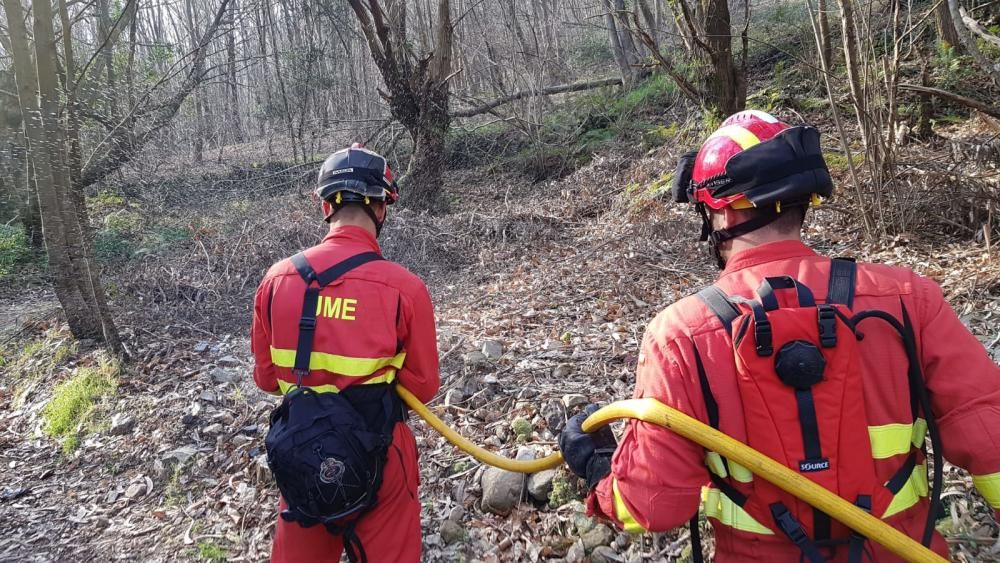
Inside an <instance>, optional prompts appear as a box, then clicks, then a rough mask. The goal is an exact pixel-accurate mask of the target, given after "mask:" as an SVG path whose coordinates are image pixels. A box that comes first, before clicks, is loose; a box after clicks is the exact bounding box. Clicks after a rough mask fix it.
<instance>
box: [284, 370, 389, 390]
mask: <svg viewBox="0 0 1000 563" xmlns="http://www.w3.org/2000/svg"><path fill="white" fill-rule="evenodd" d="M395 379H396V370H394V369H390V370H386V372H385V373H383V374H382V375H379V376H377V377H373V378H371V379H369V380H367V381H363V382H361V383H356V384H355V385H374V384H376V383H392V382H393V381H395ZM295 387H297V386H296V385H295V384H294V383H292V382H290V381H284V380H282V379H279V380H278V390H279V391H280V392H281V394H282V395H287V394H288V393H289V392H290V391H291V390H292V389H295ZM308 387H309V388H310V389H312V390H313V391H315V392H317V393H340V388H339V387H337V386H336V385H330V384H326V385H309V386H308Z"/></svg>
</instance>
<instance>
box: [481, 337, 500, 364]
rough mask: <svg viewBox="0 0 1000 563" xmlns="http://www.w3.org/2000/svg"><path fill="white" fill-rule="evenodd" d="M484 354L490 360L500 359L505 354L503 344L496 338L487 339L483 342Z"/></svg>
mask: <svg viewBox="0 0 1000 563" xmlns="http://www.w3.org/2000/svg"><path fill="white" fill-rule="evenodd" d="M483 355H484V356H486V359H488V360H497V359H500V356H503V345H502V344H500V343H499V342H497V341H496V340H487V341H486V342H483Z"/></svg>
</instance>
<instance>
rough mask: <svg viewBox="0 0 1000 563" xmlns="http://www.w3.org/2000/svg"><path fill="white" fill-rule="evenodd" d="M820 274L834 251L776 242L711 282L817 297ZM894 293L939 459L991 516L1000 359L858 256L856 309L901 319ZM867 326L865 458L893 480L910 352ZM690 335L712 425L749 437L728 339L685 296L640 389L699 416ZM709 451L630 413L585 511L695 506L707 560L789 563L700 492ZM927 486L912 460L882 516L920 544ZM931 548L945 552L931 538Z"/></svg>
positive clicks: (997, 487)
mask: <svg viewBox="0 0 1000 563" xmlns="http://www.w3.org/2000/svg"><path fill="white" fill-rule="evenodd" d="M829 270H830V260H829V259H828V258H825V257H822V256H819V255H817V254H816V253H815V252H813V251H812V250H811V249H810V248H809V247H807V246H806V245H805V244H803V243H801V242H798V241H781V242H774V243H770V244H765V245H762V246H759V247H755V248H752V249H749V250H746V251H743V252H740V253H738V254H736V255H735V256H733V257H732V258H730V260H729V261H728V264H727V265H726V269H725V271H724V272H723V273H722V275H721V277H720V278H719V280H718V281H717V285H718V287H720V288H721V289H722V290H723V291H725V292H726V293H727V294H729V295H740V296H743V297H746V298H752V297H755V295H754V293H753V292H754V289H755V288H756V287H757V286H758V285H759V283H760V280H762V279H763V278H764V277H767V276H781V275H788V276H791V277H793V278H795V279H796V280H799V281H801V282H802V283H804V284H805V285H806V286H808V287H809V288H810V289H812V290H813V293H814V294H815V296H816V299H817V301H821V300H825V297H826V289H827V283H828V275H829ZM900 299H902V302H903V303H905V306H906V308H907V311H908V312H909V314H910V318H911V319H912V322H913V324H914V330H915V332H916V338H917V346H918V353H919V355H920V359H921V363H922V367H923V370H924V377H925V379H926V382H927V387H928V391H929V393H930V397H931V402H932V407H933V410H934V414H935V415H936V417H937V421H938V425H939V427H940V432H941V438H942V442H943V444H942V445H943V453H944V456H945V458H947V459H948V460H949V461H951V462H952V463H954V464H955V465H958V466H960V467H963V468H965V469H967V470H968V471H969V472H970V473H972V475H973V480H974V482H975V484H976V486H977V488H978V489H979V492H980V493H982V495H983V496H984V497H985V498H986V500H987V501H988V502H989V503H990V505H991V506H992V507H993V509H994V511H995V515H996V516H997V517H998V519H1000V510H998V509H1000V368H998V367H997V366H996V365H995V364H994V363H993V362H992V361H991V360H990V358H989V356H988V355H987V354H986V352H985V350H984V348H983V345H982V344H981V343H980V342H979V341H977V340H976V338H975V337H974V336H973V335H972V334H970V333H969V331H968V330H967V329H966V328H965V326H963V325H962V323H961V321H960V320H959V319H958V317H957V316H956V315H955V312H954V311H953V310H952V309H951V308H950V307H949V306H948V304H947V303H946V302H945V300H944V298H943V296H942V293H941V289H940V288H939V287H938V286H937V284H935V283H934V282H932V281H930V280H928V279H926V278H922V277H920V276H917V275H916V274H914V273H913V272H911V271H910V270H907V269H904V268H896V267H890V266H882V265H874V264H858V274H857V286H856V297H855V301H854V307H853V310H854V311H855V312H857V311H861V310H865V309H879V310H883V311H887V312H889V313H891V314H893V315H894V316H896V317H897V318H901V314H902V313H901V308H900ZM862 330H863V332H864V334H865V338H864V340H863V341H861V342H860V343H859V345H860V346H861V348H860V354H861V361H862V369H863V370H864V372H863V374H862V375H863V378H864V394H865V405H866V409H867V416H868V424H869V425H871V426H869V435H870V437H871V441H872V450H873V453H872V455H873V457H875V458H876V459H875V464H876V471H877V473H878V476H879V478H880V479H883V480H888V478H889V477H890V476H892V474H893V473H894V472H895V471H896V470H897V469H899V468H900V467H901V466H902V464H903V462H904V460H905V459H906V455H907V452H909V451H910V445H909V442H910V440H911V435H912V434H915V433H914V431H913V428H912V427H913V424H912V423H913V418H912V413H911V410H910V405H909V387H908V385H907V381H906V366H907V359H906V354H905V351H904V349H903V346H902V344H901V343H900V341H899V336H898V334H897V333H896V332H894V331H893V330H892V329H891V328H890V327H888V326H887V325H884V324H883V323H881V322H871V323H870V324H867V325H866V326H864V327H863V329H862ZM692 341H693V342H694V343H695V346H696V347H697V349H698V351H699V352H700V354H701V357H702V359H703V361H704V363H705V371H706V372H707V375H708V377H709V379H710V384H711V387H712V391H713V394H714V396H715V398H716V400H717V402H718V405H719V412H720V430H721V431H722V432H724V433H726V434H729V435H730V436H733V437H734V438H736V439H737V440H740V441H742V442H746V440H747V432H746V428H745V420H744V416H743V410H742V406H741V403H740V395H739V390H738V388H737V380H736V366H735V361H734V358H733V351H732V345H731V341H730V338H729V336H728V334H727V333H726V329H725V328H723V327H722V324H721V323H720V322H719V321H718V319H717V318H716V317H715V316H714V315H713V314H712V312H711V311H710V310H709V309H708V308H707V307H706V306H705V305H704V304H703V303H702V302H701V301H699V300H698V299H697V298H696V297H694V296H692V297H688V298H686V299H683V300H681V301H679V302H677V303H675V304H673V305H671V306H670V307H668V308H667V309H666V310H665V311H663V312H661V313H660V314H659V315H657V316H656V318H654V319H653V321H652V322H651V323H650V324H649V326H648V327H647V329H646V333H645V336H644V337H643V342H642V350H641V353H640V355H639V366H638V372H637V376H636V389H635V396H636V397H653V398H655V399H658V400H660V401H661V402H663V403H664V404H666V405H669V406H671V407H674V408H676V409H679V410H681V411H683V412H685V413H687V414H689V415H691V416H693V417H695V418H697V419H698V420H701V421H702V422H705V423H706V424H707V423H708V414H707V412H706V409H705V402H704V400H703V396H702V392H701V387H700V386H699V381H698V372H697V368H696V364H695V360H694V356H693V350H692V344H691V342H692ZM919 431H920V432H922V428H921V429H920V430H919ZM705 459H706V452H705V450H704V449H703V448H702V447H701V446H698V445H697V444H695V443H693V442H691V441H688V440H686V439H684V438H681V437H680V436H678V435H676V434H674V433H672V432H670V431H669V430H666V429H664V428H661V427H659V426H654V425H650V424H646V423H643V422H632V423H631V424H629V425H628V426H627V428H626V431H625V434H624V436H623V438H622V441H621V443H620V445H619V446H618V449H617V451H616V453H615V456H614V458H613V461H612V469H611V474H610V475H608V477H606V478H605V479H604V480H602V481H601V482H600V483H599V484H598V486H597V487H596V488H595V489H594V491H593V492H592V493H591V494H590V496H589V497H588V499H587V505H588V511H589V512H590V513H591V514H595V515H600V516H604V517H606V518H609V519H611V520H612V521H614V522H615V523H617V525H618V526H619V527H622V528H624V529H626V530H628V531H632V532H636V533H639V532H642V531H644V530H648V531H654V532H662V531H666V530H670V529H672V528H676V527H678V526H681V525H683V524H684V523H685V522H687V521H688V520H689V519H690V518H691V516H692V515H694V514H695V512H696V510H698V507H699V503H700V502H701V503H702V510H703V511H704V513H705V514H706V516H708V517H709V519H710V521H711V523H712V524H713V526H714V528H715V533H716V561H718V562H722V563H724V562H728V561H798V560H799V556H800V551H799V549H798V548H797V547H796V546H795V545H794V544H793V543H792V542H791V541H790V540H789V539H788V538H787V537H786V536H784V535H783V534H782V533H781V532H780V531H778V532H775V529H776V526H775V524H774V522H773V521H764V522H759V523H758V522H757V521H756V520H754V519H753V518H752V517H750V516H749V515H748V514H747V513H746V512H745V511H742V509H740V508H739V507H738V506H736V505H735V504H733V503H732V502H729V501H728V499H727V498H726V497H725V495H720V494H719V491H718V490H717V489H714V488H706V489H704V491H703V489H702V487H703V486H704V485H707V484H708V481H709V474H708V471H707V468H706V465H705ZM918 463H921V464H922V463H924V461H923V460H922V459H919V460H918ZM926 495H927V479H926V476H925V474H924V473H923V472H922V467H921V466H919V465H918V467H917V470H916V471H914V473H913V476H912V477H911V480H910V482H909V483H908V484H907V485H906V486H904V488H903V489H902V490H901V491H900V493H899V494H898V495H897V496H896V497H895V499H894V505H897V509H898V510H899V511H898V512H896V513H895V515H893V516H890V517H888V518H886V521H887V522H889V523H890V524H892V525H893V526H895V527H896V528H898V529H900V530H902V531H904V532H905V533H907V534H908V535H909V536H910V537H913V538H916V539H917V540H918V541H919V539H920V536H921V534H922V532H923V528H924V522H925V518H926V516H927V507H928V501H927V498H926ZM703 499H704V502H703ZM897 501H898V502H897ZM879 516H882V515H879ZM748 518H749V520H748ZM760 525H763V528H767V529H766V530H765V529H763V528H762V527H761V526H760ZM772 532H773V533H772ZM869 545H870V547H871V548H872V550H873V552H874V556H875V560H876V561H879V562H883V561H898V560H899V559H898V558H896V557H895V556H893V555H892V554H891V553H889V552H888V551H886V550H885V549H884V548H881V547H880V546H878V545H875V544H873V542H869ZM932 547H933V549H934V550H935V551H937V552H938V553H940V554H942V555H945V556H946V555H947V546H946V545H945V542H944V539H943V538H942V537H941V536H940V535H938V534H937V533H935V538H934V542H933V544H932ZM846 556H847V550H846V549H838V550H837V551H836V556H835V559H836V560H838V561H843V560H846Z"/></svg>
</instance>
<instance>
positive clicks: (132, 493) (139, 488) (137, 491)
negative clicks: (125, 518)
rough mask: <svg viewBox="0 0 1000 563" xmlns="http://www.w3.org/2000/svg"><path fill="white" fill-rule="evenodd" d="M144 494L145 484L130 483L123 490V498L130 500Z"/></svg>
mask: <svg viewBox="0 0 1000 563" xmlns="http://www.w3.org/2000/svg"><path fill="white" fill-rule="evenodd" d="M144 494H146V484H145V483H132V484H131V485H129V486H128V488H127V489H125V498H127V499H129V500H132V499H134V498H136V497H139V496H142V495H144Z"/></svg>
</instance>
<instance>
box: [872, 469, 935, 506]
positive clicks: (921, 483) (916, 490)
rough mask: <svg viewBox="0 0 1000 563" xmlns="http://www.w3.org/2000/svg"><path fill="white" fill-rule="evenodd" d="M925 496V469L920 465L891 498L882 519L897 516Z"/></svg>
mask: <svg viewBox="0 0 1000 563" xmlns="http://www.w3.org/2000/svg"><path fill="white" fill-rule="evenodd" d="M925 496H927V468H926V467H924V464H920V465H917V466H915V467H914V468H913V473H910V478H909V479H908V480H907V481H906V484H905V485H903V488H902V489H900V490H899V492H898V493H896V496H894V497H892V502H890V503H889V508H887V509H885V514H883V515H882V518H888V517H890V516H892V515H894V514H899V513H900V512H902V511H904V510H906V509H907V508H910V507H911V506H913V505H915V504H917V501H919V500H920V497H925Z"/></svg>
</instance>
